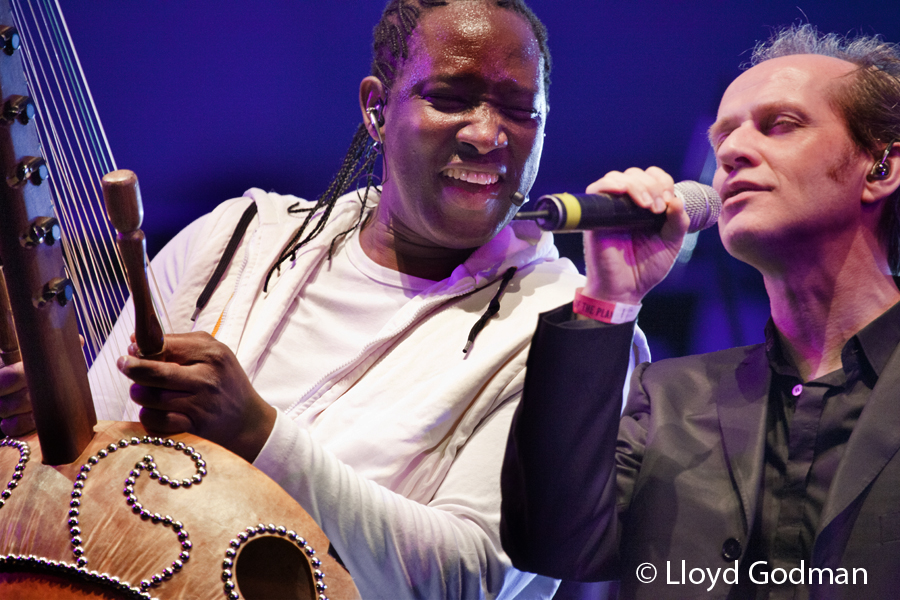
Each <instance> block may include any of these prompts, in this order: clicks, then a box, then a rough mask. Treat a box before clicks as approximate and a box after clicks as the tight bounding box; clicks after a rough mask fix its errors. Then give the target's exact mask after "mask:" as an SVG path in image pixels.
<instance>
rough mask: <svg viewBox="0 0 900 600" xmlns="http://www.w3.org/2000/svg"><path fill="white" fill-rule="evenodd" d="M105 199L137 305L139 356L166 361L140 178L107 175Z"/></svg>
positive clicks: (120, 173)
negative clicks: (149, 277) (150, 280)
mask: <svg viewBox="0 0 900 600" xmlns="http://www.w3.org/2000/svg"><path fill="white" fill-rule="evenodd" d="M103 199H104V200H105V201H106V214H107V216H109V220H110V222H112V224H113V227H115V228H116V231H117V233H118V235H117V236H116V244H117V245H118V246H119V252H120V253H121V255H122V262H123V263H124V264H125V273H126V274H127V275H128V287H129V288H130V290H131V298H132V301H133V302H134V337H135V342H136V343H137V347H138V353H139V356H141V357H142V358H147V359H150V360H163V357H164V355H165V344H166V340H165V336H164V335H163V330H162V326H161V325H160V323H159V318H158V317H157V315H156V310H155V309H154V307H153V298H152V296H151V295H150V285H149V283H148V282H147V262H146V258H145V257H146V254H147V253H146V243H145V238H144V232H143V231H141V229H140V227H141V222H142V221H143V220H144V207H143V205H142V204H141V191H140V189H139V188H138V180H137V175H135V174H134V173H133V172H132V171H128V170H126V169H119V170H118V171H112V172H110V173H107V174H106V175H104V176H103Z"/></svg>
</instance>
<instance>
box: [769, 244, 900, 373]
mask: <svg viewBox="0 0 900 600" xmlns="http://www.w3.org/2000/svg"><path fill="white" fill-rule="evenodd" d="M860 246H862V247H860ZM876 250H877V248H876ZM792 258H793V259H795V260H792V261H791V264H790V266H789V267H786V268H785V269H784V270H782V271H775V272H770V273H763V278H764V279H765V284H766V291H767V292H768V294H769V302H770V305H771V310H772V320H773V322H774V323H775V326H776V327H777V328H778V333H779V335H780V337H781V341H782V344H783V346H784V348H785V351H786V353H787V354H788V356H789V357H790V358H791V360H792V362H793V363H794V364H795V365H796V366H797V369H798V371H799V372H800V377H801V378H802V379H803V380H804V381H810V380H813V379H816V378H818V377H821V376H822V375H824V374H826V373H830V372H831V371H834V370H835V369H838V368H840V366H841V350H842V348H843V347H844V344H845V343H846V342H847V340H849V339H850V338H851V337H853V336H854V335H856V333H857V332H858V331H859V330H860V329H862V328H863V327H865V326H866V325H867V324H869V323H871V322H872V321H873V320H874V319H876V318H877V317H878V316H880V315H881V314H882V313H884V312H885V311H886V310H887V309H888V308H890V307H891V306H893V305H894V304H895V303H896V302H898V301H900V292H898V290H897V286H896V285H895V284H894V281H893V279H892V278H891V276H890V275H889V274H888V269H887V264H886V263H887V261H886V260H885V258H884V256H883V253H882V252H880V251H876V252H875V253H874V254H873V248H872V247H870V246H869V244H854V245H853V246H852V247H851V249H850V251H849V252H846V251H842V252H840V253H839V255H838V256H835V255H830V256H829V255H828V253H827V252H824V251H823V252H820V253H818V254H817V255H816V257H815V258H814V259H813V260H804V257H803V256H796V255H795V256H793V257H792Z"/></svg>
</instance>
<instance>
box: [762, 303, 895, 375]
mask: <svg viewBox="0 0 900 600" xmlns="http://www.w3.org/2000/svg"><path fill="white" fill-rule="evenodd" d="M765 334H766V356H767V357H768V359H769V366H770V367H771V368H772V370H773V371H774V372H775V373H777V374H780V375H789V376H793V377H797V378H799V375H798V373H797V369H796V367H795V366H794V365H793V364H792V363H791V361H790V360H789V358H788V356H787V353H786V352H784V348H783V347H782V345H781V340H780V338H779V336H778V329H777V328H776V327H775V323H773V322H772V318H771V317H770V318H769V321H768V323H766V329H765ZM898 344H900V302H898V303H897V304H895V305H894V306H892V307H891V308H889V309H888V310H886V311H885V312H883V313H882V314H881V315H880V316H878V317H877V318H876V319H875V320H874V321H872V322H871V323H869V324H868V325H866V326H865V327H863V328H862V329H861V330H860V331H859V332H857V334H856V335H854V336H853V337H852V338H850V339H849V340H847V342H846V343H845V344H844V347H843V348H842V349H841V364H842V366H843V371H844V375H845V377H846V378H847V380H848V382H849V381H850V380H852V379H857V378H859V379H862V381H863V382H864V383H865V384H866V386H867V387H869V388H872V387H874V386H875V382H876V381H878V377H879V376H880V375H881V372H882V371H883V370H884V367H885V365H887V362H888V359H889V358H890V357H891V354H893V352H894V349H895V348H896V347H897V346H898Z"/></svg>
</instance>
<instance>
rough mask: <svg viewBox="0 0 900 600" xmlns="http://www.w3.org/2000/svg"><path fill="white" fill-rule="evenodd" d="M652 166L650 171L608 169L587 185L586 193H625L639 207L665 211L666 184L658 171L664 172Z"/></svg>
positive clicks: (658, 211) (657, 211) (633, 168)
mask: <svg viewBox="0 0 900 600" xmlns="http://www.w3.org/2000/svg"><path fill="white" fill-rule="evenodd" d="M652 168H653V169H655V171H654V172H652V173H651V172H649V171H644V170H643V169H638V168H635V167H632V168H630V169H627V170H625V172H619V171H610V172H609V173H607V174H606V175H604V176H603V177H602V178H601V179H599V180H597V181H595V182H594V183H592V184H591V185H589V186H588V188H587V193H589V194H596V193H612V194H627V195H628V196H630V197H631V199H632V201H633V202H634V203H635V204H636V205H637V206H640V207H641V208H646V209H648V210H652V211H653V212H655V213H662V212H665V209H666V205H665V202H664V200H663V197H662V193H663V191H664V190H665V189H666V186H665V184H664V183H663V182H661V179H663V178H662V177H661V176H660V173H662V174H663V175H665V172H664V171H662V170H661V169H658V168H656V167H652ZM657 172H658V173H657ZM663 181H664V179H663ZM670 187H671V186H670Z"/></svg>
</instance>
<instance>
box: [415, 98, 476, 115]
mask: <svg viewBox="0 0 900 600" xmlns="http://www.w3.org/2000/svg"><path fill="white" fill-rule="evenodd" d="M423 98H424V99H425V101H427V102H428V103H429V104H431V106H432V107H433V108H434V109H435V110H439V111H441V112H447V113H455V112H462V111H464V110H468V109H469V108H471V107H472V103H471V102H470V101H469V100H468V99H466V98H463V97H462V96H452V95H430V96H423Z"/></svg>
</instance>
